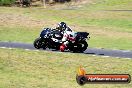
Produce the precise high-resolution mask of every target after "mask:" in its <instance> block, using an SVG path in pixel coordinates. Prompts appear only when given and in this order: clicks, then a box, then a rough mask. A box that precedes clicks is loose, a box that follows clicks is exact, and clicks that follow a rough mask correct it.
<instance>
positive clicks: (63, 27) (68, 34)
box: [56, 22, 76, 52]
mask: <svg viewBox="0 0 132 88" xmlns="http://www.w3.org/2000/svg"><path fill="white" fill-rule="evenodd" d="M56 29H58V30H59V31H60V32H61V33H62V34H63V38H62V40H61V42H62V45H61V46H60V51H62V52H63V51H64V50H65V49H66V48H67V45H68V43H69V41H71V42H75V37H76V33H75V32H73V31H72V29H71V28H70V27H69V26H67V24H66V23H65V22H60V23H59V24H58V26H57V27H56Z"/></svg>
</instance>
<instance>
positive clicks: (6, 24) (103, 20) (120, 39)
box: [0, 0, 132, 50]
mask: <svg viewBox="0 0 132 88" xmlns="http://www.w3.org/2000/svg"><path fill="white" fill-rule="evenodd" d="M131 3H132V2H131V0H120V1H117V0H94V2H93V3H91V4H85V5H84V6H83V7H82V8H80V9H76V10H55V9H51V8H52V7H50V8H47V9H43V8H42V7H31V8H18V7H0V14H3V15H2V16H1V15H0V19H5V20H4V21H2V20H1V21H0V41H15V42H17V41H18V42H27V43H32V42H33V40H34V39H35V38H36V37H37V36H39V33H40V31H41V29H42V27H52V26H53V25H54V24H56V23H58V22H60V21H65V22H67V23H68V25H69V26H71V28H72V29H73V30H75V31H86V32H90V36H91V40H90V41H89V46H90V47H102V48H111V49H113V48H116V49H130V50H132V47H131V45H132V41H130V40H131V39H132V35H131V33H132V14H131V11H115V12H114V11H104V10H131V9H132V6H131ZM62 8H63V7H62ZM18 16H20V17H18ZM8 18H10V19H8ZM108 40H109V41H108Z"/></svg>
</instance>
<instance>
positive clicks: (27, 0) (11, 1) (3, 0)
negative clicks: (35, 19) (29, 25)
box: [0, 0, 72, 6]
mask: <svg viewBox="0 0 132 88" xmlns="http://www.w3.org/2000/svg"><path fill="white" fill-rule="evenodd" d="M35 1H41V2H42V3H56V2H57V3H65V2H70V1H72V0H0V5H15V4H21V5H26V6H30V4H31V3H32V2H35Z"/></svg>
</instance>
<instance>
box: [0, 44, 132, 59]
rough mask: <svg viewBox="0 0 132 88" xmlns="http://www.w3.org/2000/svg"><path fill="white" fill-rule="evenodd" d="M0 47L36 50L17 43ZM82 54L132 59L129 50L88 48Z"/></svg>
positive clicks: (29, 45) (30, 46)
mask: <svg viewBox="0 0 132 88" xmlns="http://www.w3.org/2000/svg"><path fill="white" fill-rule="evenodd" d="M0 47H6V48H22V49H30V50H36V49H35V48H34V47H33V44H27V43H17V42H0ZM82 54H89V55H100V56H106V57H107V56H108V57H109V56H110V57H118V58H131V59H132V51H131V50H111V49H97V48H88V49H87V50H86V51H84V53H82Z"/></svg>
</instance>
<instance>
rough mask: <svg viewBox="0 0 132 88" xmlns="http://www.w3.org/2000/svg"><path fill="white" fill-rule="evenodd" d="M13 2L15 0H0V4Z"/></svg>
mask: <svg viewBox="0 0 132 88" xmlns="http://www.w3.org/2000/svg"><path fill="white" fill-rule="evenodd" d="M13 3H15V0H0V5H11V4H13Z"/></svg>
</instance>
